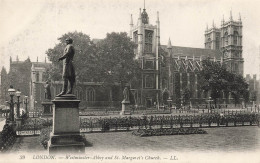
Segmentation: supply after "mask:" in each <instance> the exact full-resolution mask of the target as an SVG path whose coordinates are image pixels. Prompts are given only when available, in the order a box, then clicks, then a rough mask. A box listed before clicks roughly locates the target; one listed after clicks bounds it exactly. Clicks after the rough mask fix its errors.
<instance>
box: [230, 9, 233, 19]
mask: <svg viewBox="0 0 260 163" xmlns="http://www.w3.org/2000/svg"><path fill="white" fill-rule="evenodd" d="M229 19H230V21H232V20H233V17H232V10H230V17H229Z"/></svg>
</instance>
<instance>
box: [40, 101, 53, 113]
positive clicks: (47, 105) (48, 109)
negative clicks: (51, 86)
mask: <svg viewBox="0 0 260 163" xmlns="http://www.w3.org/2000/svg"><path fill="white" fill-rule="evenodd" d="M52 105H53V103H52V102H51V101H43V102H42V106H43V115H44V116H48V115H49V116H50V115H52Z"/></svg>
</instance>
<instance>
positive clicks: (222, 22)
mask: <svg viewBox="0 0 260 163" xmlns="http://www.w3.org/2000/svg"><path fill="white" fill-rule="evenodd" d="M224 23H225V19H224V15H223V18H222V20H221V25H223V24H224Z"/></svg>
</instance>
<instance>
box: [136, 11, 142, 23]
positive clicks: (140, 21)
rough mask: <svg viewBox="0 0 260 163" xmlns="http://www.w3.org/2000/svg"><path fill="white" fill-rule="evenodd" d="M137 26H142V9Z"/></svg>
mask: <svg viewBox="0 0 260 163" xmlns="http://www.w3.org/2000/svg"><path fill="white" fill-rule="evenodd" d="M137 25H138V26H141V25H142V13H141V8H140V9H139V17H138V21H137Z"/></svg>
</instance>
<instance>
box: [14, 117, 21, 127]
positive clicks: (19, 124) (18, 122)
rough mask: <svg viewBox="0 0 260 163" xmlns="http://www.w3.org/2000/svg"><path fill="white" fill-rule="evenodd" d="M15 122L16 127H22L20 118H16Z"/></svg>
mask: <svg viewBox="0 0 260 163" xmlns="http://www.w3.org/2000/svg"><path fill="white" fill-rule="evenodd" d="M15 121H16V126H17V127H20V126H22V118H16V119H15Z"/></svg>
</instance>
